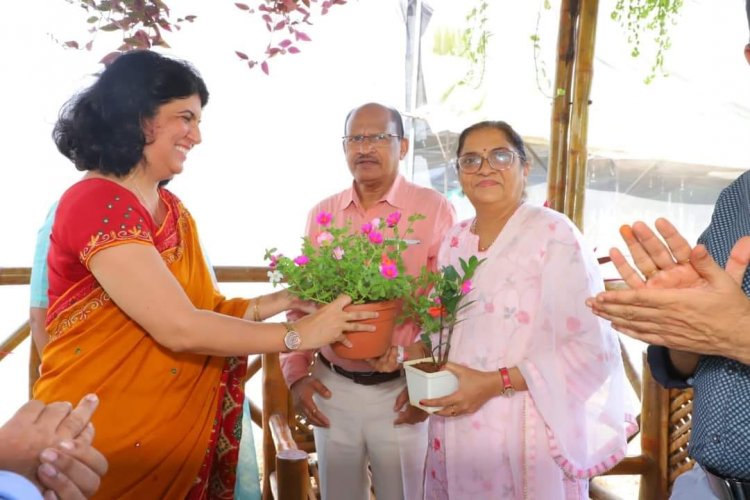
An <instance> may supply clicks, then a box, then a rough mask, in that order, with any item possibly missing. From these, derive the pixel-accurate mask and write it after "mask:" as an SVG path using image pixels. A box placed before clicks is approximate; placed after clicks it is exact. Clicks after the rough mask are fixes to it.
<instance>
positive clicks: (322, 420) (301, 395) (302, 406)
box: [289, 375, 331, 427]
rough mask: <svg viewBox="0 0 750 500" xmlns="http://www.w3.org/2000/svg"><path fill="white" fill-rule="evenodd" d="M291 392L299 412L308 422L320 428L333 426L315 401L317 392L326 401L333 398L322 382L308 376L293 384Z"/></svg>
mask: <svg viewBox="0 0 750 500" xmlns="http://www.w3.org/2000/svg"><path fill="white" fill-rule="evenodd" d="M289 390H290V391H291V392H292V397H293V398H294V405H295V407H296V408H297V411H298V412H300V413H302V414H303V415H305V417H307V421H308V422H310V423H311V424H312V425H316V426H318V427H329V426H330V425H331V422H330V421H329V420H328V417H327V416H326V415H325V414H324V413H323V412H321V411H320V410H319V409H318V405H316V404H315V401H314V400H313V394H315V393H316V392H317V393H318V394H320V395H321V396H322V397H324V398H326V399H328V398H330V397H331V391H329V390H328V387H326V386H325V385H323V383H322V382H321V381H320V380H318V379H317V378H315V377H313V376H312V375H308V376H306V377H303V378H301V379H299V380H298V381H296V382H295V383H293V384H292V386H291V387H290V388H289Z"/></svg>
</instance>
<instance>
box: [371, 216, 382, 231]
mask: <svg viewBox="0 0 750 500" xmlns="http://www.w3.org/2000/svg"><path fill="white" fill-rule="evenodd" d="M370 224H372V227H373V228H374V229H377V228H379V227H380V218H379V217H375V218H374V219H372V220H371V221H370Z"/></svg>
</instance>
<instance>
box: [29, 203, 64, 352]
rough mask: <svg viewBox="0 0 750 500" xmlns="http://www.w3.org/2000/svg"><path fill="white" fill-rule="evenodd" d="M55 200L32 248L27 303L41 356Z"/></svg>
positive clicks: (45, 342)
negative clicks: (48, 259) (32, 256)
mask: <svg viewBox="0 0 750 500" xmlns="http://www.w3.org/2000/svg"><path fill="white" fill-rule="evenodd" d="M56 209H57V202H55V203H53V204H52V206H51V207H50V209H49V212H48V213H47V218H46V219H45V220H44V224H43V225H42V227H40V228H39V232H38V233H37V237H36V247H35V250H34V263H33V265H32V268H31V280H30V286H29V288H30V290H29V293H30V295H31V298H30V304H29V327H30V328H31V339H32V340H33V341H34V346H35V347H36V350H37V352H38V353H39V356H40V357H41V355H42V351H44V346H46V345H47V342H48V341H49V336H48V335H47V330H46V329H45V324H46V322H47V307H48V305H49V299H48V296H47V290H48V288H49V282H48V279H47V253H48V252H49V236H50V233H51V232H52V224H53V222H54V220H55V210H56Z"/></svg>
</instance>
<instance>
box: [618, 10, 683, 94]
mask: <svg viewBox="0 0 750 500" xmlns="http://www.w3.org/2000/svg"><path fill="white" fill-rule="evenodd" d="M682 4H683V0H617V3H616V4H615V8H614V10H613V11H612V14H611V17H612V19H614V20H615V21H618V22H619V23H620V24H621V25H622V26H623V27H624V28H626V30H627V32H628V43H630V44H631V46H632V51H631V55H632V56H633V57H638V56H639V55H640V53H641V34H642V33H646V32H653V33H654V43H655V44H656V55H655V56H654V63H653V65H652V66H651V72H650V74H649V75H648V76H647V77H646V83H650V82H651V81H653V79H654V78H655V77H656V74H657V72H658V73H661V74H662V75H664V74H665V72H664V53H665V52H666V51H667V50H669V47H670V46H671V43H672V41H671V39H670V37H669V26H670V25H674V24H675V18H676V17H677V14H678V12H679V10H680V8H681V7H682Z"/></svg>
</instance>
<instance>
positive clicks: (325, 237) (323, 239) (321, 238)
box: [315, 231, 333, 245]
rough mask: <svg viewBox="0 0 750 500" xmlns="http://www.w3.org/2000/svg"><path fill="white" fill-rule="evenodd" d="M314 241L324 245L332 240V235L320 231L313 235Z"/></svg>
mask: <svg viewBox="0 0 750 500" xmlns="http://www.w3.org/2000/svg"><path fill="white" fill-rule="evenodd" d="M315 241H316V242H317V244H318V245H325V244H326V243H330V242H332V241H333V235H332V234H331V233H329V232H328V231H322V232H320V233H319V234H318V236H316V237H315Z"/></svg>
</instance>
